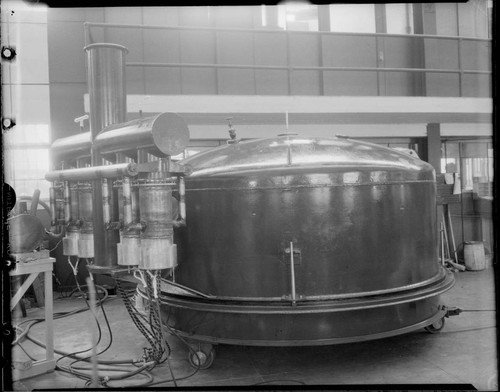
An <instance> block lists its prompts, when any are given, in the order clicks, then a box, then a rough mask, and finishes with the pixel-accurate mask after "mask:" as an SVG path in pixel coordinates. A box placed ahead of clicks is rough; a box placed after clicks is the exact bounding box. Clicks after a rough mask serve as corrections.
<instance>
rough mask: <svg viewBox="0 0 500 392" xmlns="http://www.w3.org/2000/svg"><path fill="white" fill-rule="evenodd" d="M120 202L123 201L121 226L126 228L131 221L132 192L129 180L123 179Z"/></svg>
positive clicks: (127, 178)
mask: <svg viewBox="0 0 500 392" xmlns="http://www.w3.org/2000/svg"><path fill="white" fill-rule="evenodd" d="M122 200H123V225H124V226H125V227H127V226H128V225H130V224H131V223H132V221H133V219H132V191H131V188H130V178H129V177H126V176H125V177H123V181H122Z"/></svg>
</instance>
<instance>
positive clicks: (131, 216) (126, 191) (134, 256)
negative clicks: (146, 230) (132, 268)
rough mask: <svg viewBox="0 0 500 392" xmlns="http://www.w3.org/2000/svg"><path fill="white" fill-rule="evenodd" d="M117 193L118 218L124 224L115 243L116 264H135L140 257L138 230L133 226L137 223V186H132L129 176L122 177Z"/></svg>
mask: <svg viewBox="0 0 500 392" xmlns="http://www.w3.org/2000/svg"><path fill="white" fill-rule="evenodd" d="M118 194H119V198H120V200H121V203H120V204H121V209H120V219H121V220H123V226H124V227H123V230H122V231H121V232H120V243H119V244H117V253H118V264H120V265H137V264H139V260H140V258H141V236H140V230H139V229H138V228H137V227H134V226H136V225H137V224H138V223H139V211H138V209H137V207H138V200H137V188H136V187H135V186H134V187H132V184H131V181H130V178H129V177H123V181H122V187H121V191H120V190H119V192H118ZM120 196H121V197H120ZM134 224H135V225H134Z"/></svg>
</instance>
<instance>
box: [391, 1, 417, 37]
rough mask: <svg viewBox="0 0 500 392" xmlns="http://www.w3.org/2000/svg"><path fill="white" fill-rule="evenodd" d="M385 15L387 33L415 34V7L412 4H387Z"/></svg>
mask: <svg viewBox="0 0 500 392" xmlns="http://www.w3.org/2000/svg"><path fill="white" fill-rule="evenodd" d="M385 14H386V15H385V19H386V31H387V33H389V34H413V7H412V6H411V4H386V5H385Z"/></svg>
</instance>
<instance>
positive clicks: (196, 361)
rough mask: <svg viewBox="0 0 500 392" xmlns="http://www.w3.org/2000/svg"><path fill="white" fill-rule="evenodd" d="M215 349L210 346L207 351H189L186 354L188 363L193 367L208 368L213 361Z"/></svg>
mask: <svg viewBox="0 0 500 392" xmlns="http://www.w3.org/2000/svg"><path fill="white" fill-rule="evenodd" d="M214 359H215V350H214V349H213V348H212V349H210V351H208V352H207V353H205V352H203V351H201V350H195V351H190V352H189V354H188V361H189V364H190V365H191V366H192V367H193V368H195V369H200V370H204V369H208V368H209V367H210V366H212V364H213V363H214Z"/></svg>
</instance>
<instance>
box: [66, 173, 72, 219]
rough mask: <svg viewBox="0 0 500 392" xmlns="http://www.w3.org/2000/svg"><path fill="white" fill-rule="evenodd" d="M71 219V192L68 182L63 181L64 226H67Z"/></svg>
mask: <svg viewBox="0 0 500 392" xmlns="http://www.w3.org/2000/svg"><path fill="white" fill-rule="evenodd" d="M71 219H72V217H71V192H70V190H69V182H68V181H64V224H65V225H66V226H67V225H68V224H69V222H70V221H71Z"/></svg>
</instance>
